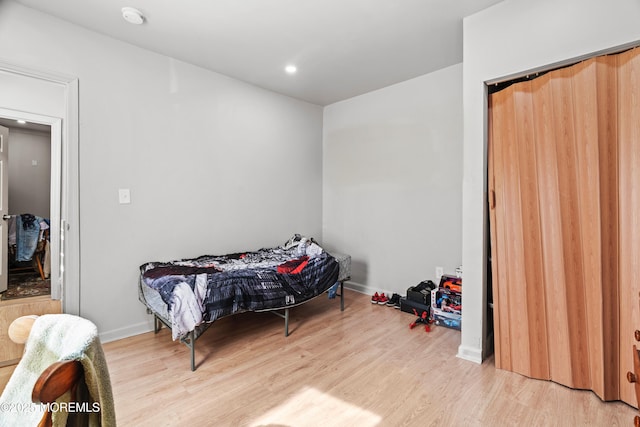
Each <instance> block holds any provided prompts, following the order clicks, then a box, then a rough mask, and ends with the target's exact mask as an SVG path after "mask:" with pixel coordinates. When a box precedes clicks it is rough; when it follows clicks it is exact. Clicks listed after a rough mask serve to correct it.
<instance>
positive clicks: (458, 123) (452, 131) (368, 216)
mask: <svg viewBox="0 0 640 427" xmlns="http://www.w3.org/2000/svg"><path fill="white" fill-rule="evenodd" d="M461 81H462V64H458V65H454V66H451V67H448V68H445V69H443V70H440V71H436V72H434V73H431V74H427V75H424V76H421V77H418V78H415V79H412V80H408V81H406V82H403V83H399V84H396V85H393V86H389V87H386V88H384V89H381V90H377V91H374V92H370V93H367V94H365V95H361V96H358V97H355V98H351V99H348V100H346V101H342V102H338V103H335V104H332V105H329V106H327V107H325V110H324V129H323V132H324V140H323V147H324V152H323V156H324V176H323V194H324V196H323V200H324V206H323V238H324V241H325V244H326V245H327V246H328V247H331V248H334V249H336V250H338V251H343V252H345V253H349V254H351V256H352V263H353V264H352V270H353V271H352V282H350V283H348V286H349V287H351V288H354V289H356V290H359V291H362V292H365V293H370V294H373V292H380V291H384V292H386V293H393V292H395V293H398V294H401V295H404V294H406V290H407V288H408V287H409V286H413V285H416V284H417V283H419V282H420V281H422V280H426V279H434V280H435V267H436V266H442V267H443V268H444V269H445V272H449V273H454V271H455V269H456V267H458V266H459V265H460V264H461V259H462V258H461V244H462V243H461V239H462V238H461V229H460V224H461V205H462V199H461V197H460V195H461V191H462V169H461V161H462V87H461Z"/></svg>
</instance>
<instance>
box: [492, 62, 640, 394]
mask: <svg viewBox="0 0 640 427" xmlns="http://www.w3.org/2000/svg"><path fill="white" fill-rule="evenodd" d="M638 58H640V56H639V54H638V50H633V51H629V52H627V53H623V54H618V55H609V56H602V57H598V58H593V59H590V60H587V61H584V62H581V63H579V64H576V65H574V66H571V67H567V68H562V69H559V70H554V71H551V72H548V73H546V74H544V75H542V76H540V77H537V78H535V79H532V80H526V81H522V82H518V83H514V84H512V85H510V86H508V87H507V88H505V89H503V90H501V91H498V92H495V93H492V94H491V95H490V97H489V203H490V223H491V246H492V271H493V286H494V289H493V299H494V301H493V302H494V335H495V353H496V354H495V359H496V366H497V367H498V368H501V369H506V370H511V371H514V372H518V373H520V374H523V375H526V376H529V377H533V378H539V379H549V380H552V381H555V382H558V383H560V384H564V385H567V386H569V387H573V388H580V389H590V390H593V391H594V392H595V393H596V394H598V396H600V397H601V398H602V399H605V400H617V399H622V400H625V401H626V402H629V403H631V404H635V403H634V395H633V393H632V389H631V387H629V386H628V385H626V380H624V375H625V374H626V371H627V370H628V369H629V368H630V366H631V363H632V361H631V358H630V354H631V352H630V350H629V349H630V348H631V346H632V344H633V325H634V324H637V323H638V322H637V321H636V322H634V319H638V313H636V308H635V306H634V304H633V300H634V299H633V298H632V296H633V295H637V294H638V289H639V286H638V278H639V277H638V275H639V274H640V265H639V264H640V253H639V252H640V249H638V245H639V244H640V239H639V237H640V235H639V233H640V229H639V228H638V218H640V172H638V167H639V166H640V147H639V146H637V145H638V144H640V132H639V129H640V105H639V102H640V87H639V85H638V83H637V81H638V78H640V66H639V65H638V63H639V61H640V59H638Z"/></svg>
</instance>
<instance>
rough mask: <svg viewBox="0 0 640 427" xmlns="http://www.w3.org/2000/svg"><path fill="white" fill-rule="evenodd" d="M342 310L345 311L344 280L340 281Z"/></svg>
mask: <svg viewBox="0 0 640 427" xmlns="http://www.w3.org/2000/svg"><path fill="white" fill-rule="evenodd" d="M340 311H344V281H342V282H340Z"/></svg>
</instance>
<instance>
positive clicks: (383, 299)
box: [378, 292, 389, 304]
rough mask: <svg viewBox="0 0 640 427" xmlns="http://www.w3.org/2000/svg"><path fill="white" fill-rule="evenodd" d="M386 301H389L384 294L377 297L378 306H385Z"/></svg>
mask: <svg viewBox="0 0 640 427" xmlns="http://www.w3.org/2000/svg"><path fill="white" fill-rule="evenodd" d="M387 301H389V298H387V296H386V295H385V294H384V292H383V293H382V294H380V296H379V297H378V304H386V303H387Z"/></svg>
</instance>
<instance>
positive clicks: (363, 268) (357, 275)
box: [350, 259, 367, 286]
mask: <svg viewBox="0 0 640 427" xmlns="http://www.w3.org/2000/svg"><path fill="white" fill-rule="evenodd" d="M350 282H355V283H358V284H360V285H361V286H366V285H367V264H366V263H365V262H364V261H359V260H354V259H351V280H350Z"/></svg>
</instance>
